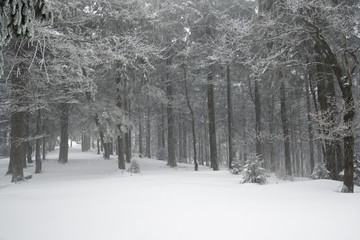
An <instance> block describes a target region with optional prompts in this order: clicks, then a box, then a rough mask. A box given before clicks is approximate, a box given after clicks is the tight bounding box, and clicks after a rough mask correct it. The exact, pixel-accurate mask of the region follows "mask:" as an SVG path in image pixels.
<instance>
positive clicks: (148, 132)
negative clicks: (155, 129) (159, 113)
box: [145, 107, 151, 158]
mask: <svg viewBox="0 0 360 240" xmlns="http://www.w3.org/2000/svg"><path fill="white" fill-rule="evenodd" d="M150 141H151V126H150V108H149V107H148V109H147V117H146V151H145V156H146V157H147V158H151V148H150V146H151V145H150V143H151V142H150Z"/></svg>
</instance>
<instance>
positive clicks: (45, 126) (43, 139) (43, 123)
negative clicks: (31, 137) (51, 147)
mask: <svg viewBox="0 0 360 240" xmlns="http://www.w3.org/2000/svg"><path fill="white" fill-rule="evenodd" d="M46 121H47V118H46V119H44V120H43V122H42V134H43V137H42V160H45V159H46V139H48V137H47V136H46V135H47V133H48V131H47V125H46Z"/></svg>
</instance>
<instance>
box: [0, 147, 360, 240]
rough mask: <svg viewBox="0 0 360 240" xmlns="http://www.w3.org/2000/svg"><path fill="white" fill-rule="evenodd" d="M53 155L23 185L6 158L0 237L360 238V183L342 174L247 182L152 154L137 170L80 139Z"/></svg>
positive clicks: (0, 178)
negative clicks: (348, 188)
mask: <svg viewBox="0 0 360 240" xmlns="http://www.w3.org/2000/svg"><path fill="white" fill-rule="evenodd" d="M48 158H49V160H46V161H44V163H43V169H44V172H43V173H42V174H39V175H33V178H32V179H31V180H29V181H27V182H25V183H21V184H10V183H9V182H10V176H4V174H5V172H6V169H7V164H8V160H7V159H0V174H1V175H0V240H24V239H26V240H65V239H66V240H72V239H74V240H75V239H76V240H83V239H84V240H98V239H99V240H100V239H101V240H103V239H124V240H180V239H181V240H202V239H204V240H220V239H224V240H235V239H236V240H239V239H270V240H272V239H274V240H275V239H276V240H282V239H284V240H285V239H286V240H289V239H291V240H296V239H301V240H304V239H307V240H309V239H310V240H312V239H314V240H315V239H316V240H318V239H326V240H332V239H334V240H335V239H336V240H339V239H346V240H357V239H360V232H359V230H358V228H357V227H358V226H359V224H360V189H359V188H356V193H355V194H343V193H339V192H338V191H337V190H338V189H339V188H340V186H341V183H340V182H336V181H330V180H318V181H307V180H306V181H295V182H282V181H278V180H276V179H275V178H272V179H271V180H270V183H269V184H267V185H256V184H239V181H240V179H239V176H235V175H231V174H229V172H228V171H225V170H224V171H219V172H213V171H210V170H209V169H208V168H205V167H202V168H201V169H200V171H199V172H194V171H193V170H192V169H193V166H191V165H184V164H183V165H181V166H180V167H178V168H176V169H170V168H168V167H166V165H165V162H163V161H156V160H151V159H139V160H138V161H139V163H140V167H141V173H140V174H130V173H128V172H124V171H120V170H117V169H116V167H117V163H116V158H115V157H114V158H113V159H112V160H103V159H102V158H101V157H100V156H99V155H96V154H95V153H94V152H88V153H82V152H81V151H80V149H79V147H78V146H76V147H74V148H72V149H70V155H69V163H68V164H65V165H61V164H58V163H57V162H56V158H57V152H54V153H50V154H49V156H48ZM33 171H34V167H29V168H28V169H27V170H26V172H27V173H28V174H31V173H32V172H33ZM303 180H304V179H303Z"/></svg>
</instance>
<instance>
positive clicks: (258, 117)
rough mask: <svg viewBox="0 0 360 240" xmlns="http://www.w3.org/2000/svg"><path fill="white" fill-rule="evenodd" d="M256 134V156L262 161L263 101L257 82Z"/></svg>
mask: <svg viewBox="0 0 360 240" xmlns="http://www.w3.org/2000/svg"><path fill="white" fill-rule="evenodd" d="M254 95H255V134H256V155H257V156H258V157H259V158H260V159H261V160H262V159H263V156H262V147H261V100H260V91H259V82H258V81H255V90H254Z"/></svg>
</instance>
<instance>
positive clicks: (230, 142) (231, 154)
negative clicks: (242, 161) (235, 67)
mask: <svg viewBox="0 0 360 240" xmlns="http://www.w3.org/2000/svg"><path fill="white" fill-rule="evenodd" d="M226 80H227V84H226V90H227V91H226V92H227V114H228V116H227V117H228V119H227V120H228V147H229V149H228V150H229V169H231V168H232V163H233V161H234V158H235V150H234V147H233V110H232V100H231V88H232V85H231V77H230V66H229V65H227V66H226Z"/></svg>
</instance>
